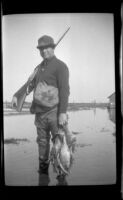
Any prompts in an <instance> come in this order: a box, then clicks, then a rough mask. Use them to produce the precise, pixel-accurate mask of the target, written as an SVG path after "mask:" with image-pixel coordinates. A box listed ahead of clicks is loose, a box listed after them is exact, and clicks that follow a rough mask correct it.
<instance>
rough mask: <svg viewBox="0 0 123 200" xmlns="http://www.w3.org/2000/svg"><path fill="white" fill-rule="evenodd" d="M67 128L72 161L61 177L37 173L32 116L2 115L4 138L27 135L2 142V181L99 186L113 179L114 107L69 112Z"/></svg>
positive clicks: (29, 183)
mask: <svg viewBox="0 0 123 200" xmlns="http://www.w3.org/2000/svg"><path fill="white" fill-rule="evenodd" d="M68 114H69V128H70V130H71V131H74V132H78V134H76V137H77V143H76V147H75V152H74V162H73V166H72V168H71V171H70V174H69V175H68V176H67V177H66V179H65V180H61V179H60V180H58V179H57V178H56V177H57V175H56V174H55V173H54V172H53V169H52V166H51V165H50V167H49V176H46V175H40V174H39V173H38V147H37V143H36V128H35V125H34V115H18V116H4V139H7V138H19V139H21V138H27V139H28V140H29V141H28V142H26V141H25V142H24V141H20V143H19V144H5V145H4V162H5V163H4V164H5V184H6V185H11V186H38V185H40V186H41V185H49V186H52V185H97V184H99V185H102V184H114V183H115V182H116V143H115V141H116V138H115V110H114V109H112V110H111V111H108V110H107V109H99V108H96V109H90V110H79V111H74V112H69V113H68Z"/></svg>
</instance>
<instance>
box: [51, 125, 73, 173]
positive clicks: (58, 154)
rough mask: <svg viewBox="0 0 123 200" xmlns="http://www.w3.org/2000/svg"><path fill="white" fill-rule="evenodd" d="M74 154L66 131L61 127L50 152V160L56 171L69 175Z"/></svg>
mask: <svg viewBox="0 0 123 200" xmlns="http://www.w3.org/2000/svg"><path fill="white" fill-rule="evenodd" d="M72 154H73V153H72V147H69V146H68V144H67V141H66V136H65V132H64V130H63V129H61V128H60V129H59V131H58V134H57V135H56V136H55V139H54V144H53V147H52V150H51V154H50V161H51V163H52V165H53V169H54V172H56V173H57V174H58V175H68V174H69V171H70V168H71V166H72V160H73V156H72Z"/></svg>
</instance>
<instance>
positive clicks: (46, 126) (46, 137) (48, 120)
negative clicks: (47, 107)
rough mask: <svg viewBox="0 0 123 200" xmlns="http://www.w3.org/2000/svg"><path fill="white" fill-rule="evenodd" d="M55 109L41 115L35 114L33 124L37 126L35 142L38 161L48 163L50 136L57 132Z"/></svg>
mask: <svg viewBox="0 0 123 200" xmlns="http://www.w3.org/2000/svg"><path fill="white" fill-rule="evenodd" d="M57 120H58V117H57V109H54V110H51V111H50V112H48V113H46V114H44V115H42V114H40V113H37V114H36V115H35V126H36V128H37V143H38V151H39V161H40V163H48V160H49V153H50V138H51V137H52V139H53V138H54V136H55V135H56V134H57V133H58V121H57Z"/></svg>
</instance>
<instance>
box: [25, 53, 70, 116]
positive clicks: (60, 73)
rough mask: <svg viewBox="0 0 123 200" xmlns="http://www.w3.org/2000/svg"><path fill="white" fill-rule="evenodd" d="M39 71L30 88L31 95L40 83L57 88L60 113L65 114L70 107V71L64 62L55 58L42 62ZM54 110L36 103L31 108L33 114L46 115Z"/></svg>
mask: <svg viewBox="0 0 123 200" xmlns="http://www.w3.org/2000/svg"><path fill="white" fill-rule="evenodd" d="M38 68H39V70H38V73H37V74H36V76H35V78H34V80H33V82H32V84H31V85H30V87H29V93H30V92H31V91H32V90H33V89H34V90H35V88H36V86H37V84H38V83H39V82H42V81H45V82H46V83H47V84H48V85H52V86H54V87H57V88H58V90H59V104H58V112H59V113H65V112H66V111H67V106H68V97H69V71H68V67H67V66H66V64H65V63H64V62H62V61H61V60H59V59H57V58H56V56H53V57H52V58H51V59H50V60H47V61H45V60H44V61H42V63H41V64H40V65H39V66H38ZM51 109H52V108H49V107H45V106H41V105H38V104H36V103H35V102H34V101H33V102H32V106H31V109H30V111H31V113H45V112H47V111H49V110H51Z"/></svg>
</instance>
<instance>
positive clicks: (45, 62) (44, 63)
mask: <svg viewBox="0 0 123 200" xmlns="http://www.w3.org/2000/svg"><path fill="white" fill-rule="evenodd" d="M55 58H56V56H55V55H54V56H52V57H51V58H48V59H44V60H43V63H42V64H43V65H47V64H48V63H49V62H51V60H53V59H55Z"/></svg>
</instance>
